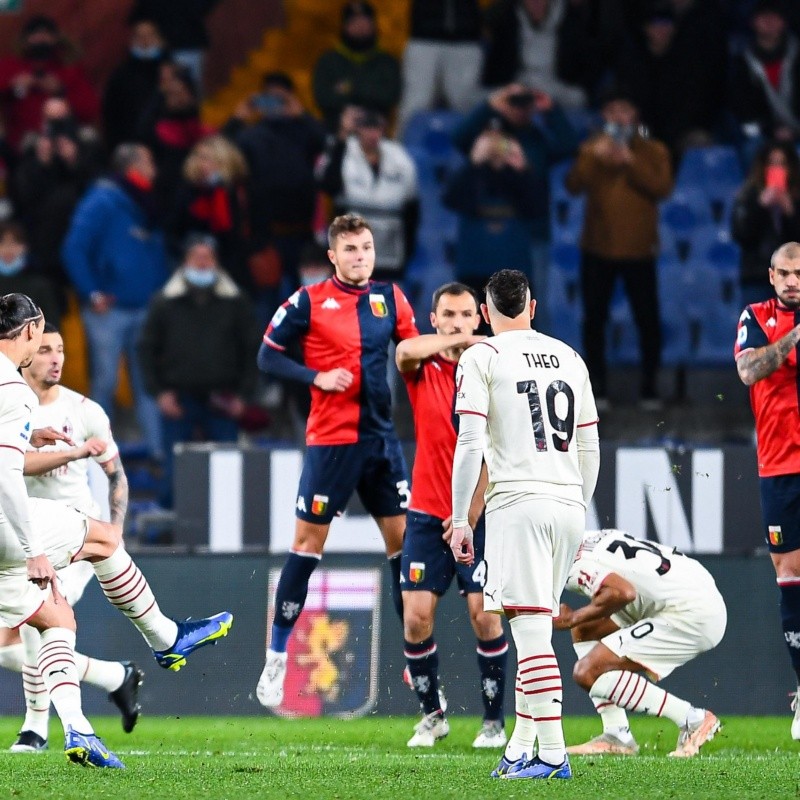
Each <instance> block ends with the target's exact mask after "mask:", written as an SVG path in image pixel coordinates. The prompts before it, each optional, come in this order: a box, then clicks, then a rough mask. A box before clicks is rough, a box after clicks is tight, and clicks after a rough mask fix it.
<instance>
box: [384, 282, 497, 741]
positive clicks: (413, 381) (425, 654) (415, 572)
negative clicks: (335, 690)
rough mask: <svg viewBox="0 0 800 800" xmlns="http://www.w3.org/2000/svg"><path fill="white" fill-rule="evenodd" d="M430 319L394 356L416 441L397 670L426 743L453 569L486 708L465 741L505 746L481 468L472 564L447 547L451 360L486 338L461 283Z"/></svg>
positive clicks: (438, 299) (440, 715)
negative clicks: (487, 591)
mask: <svg viewBox="0 0 800 800" xmlns="http://www.w3.org/2000/svg"><path fill="white" fill-rule="evenodd" d="M430 320H431V326H432V327H433V329H434V330H435V333H431V334H426V335H423V336H417V337H415V338H412V339H405V340H404V341H402V342H400V344H399V345H398V346H397V352H396V354H395V361H396V363H397V367H398V369H399V370H400V374H401V375H402V376H403V379H404V380H405V383H406V388H407V389H408V394H409V398H410V400H411V407H412V410H413V414H414V428H415V431H416V441H417V451H416V456H415V458H414V471H413V474H412V481H411V485H412V490H411V500H410V502H409V512H408V525H407V528H406V535H405V538H404V539H403V555H402V566H401V572H400V585H401V588H402V589H403V633H404V638H405V641H404V651H405V656H406V663H407V667H406V671H405V674H407V675H408V678H407V682H408V683H409V684H410V685H411V687H412V688H413V689H414V691H415V692H416V693H417V697H418V698H419V701H420V706H421V707H422V711H423V714H424V716H423V718H422V720H421V722H419V723H418V724H417V725H416V727H415V729H414V735H413V736H412V737H411V739H410V740H409V742H408V746H409V747H432V746H433V745H434V744H435V743H436V741H437V740H438V739H442V738H444V737H445V736H446V735H447V734H448V732H449V723H448V721H447V719H446V717H445V711H446V705H445V703H444V702H443V700H442V698H441V696H440V689H439V675H438V667H439V656H438V652H437V646H436V641H435V639H434V637H433V628H434V617H435V613H436V608H437V605H438V602H439V598H440V597H441V596H442V595H443V594H444V593H445V592H446V591H447V590H448V588H449V586H450V584H451V583H452V581H453V578H454V577H455V578H456V580H457V581H458V588H459V591H460V592H461V594H462V595H464V596H465V597H466V600H467V607H468V609H469V616H470V622H471V624H472V628H473V630H474V632H475V636H476V638H477V654H478V668H479V670H480V686H481V699H482V701H483V708H484V714H483V722H482V725H481V729H480V731H479V732H478V735H477V736H476V737H475V740H474V741H473V743H472V745H473V747H479V748H480V747H503V745H505V743H506V735H505V727H504V719H503V695H504V693H505V674H506V661H507V660H508V643H507V641H506V637H505V634H504V633H503V626H502V623H501V621H500V618H499V617H498V616H497V615H495V614H487V613H486V612H485V611H484V610H483V597H482V592H483V577H484V575H485V572H486V566H485V564H484V563H483V507H484V501H483V491H484V489H485V488H486V474H485V470H484V473H483V475H482V478H481V481H480V482H479V486H478V487H477V489H476V491H475V493H474V495H473V498H472V504H471V506H470V511H469V520H470V523H471V524H472V525H473V526H476V525H477V531H478V547H477V551H478V552H477V559H478V563H477V564H474V565H472V566H470V567H466V566H463V565H458V564H456V563H455V560H454V558H453V554H452V551H451V550H450V546H449V545H450V536H451V535H452V518H451V516H450V512H451V474H452V469H453V453H454V451H455V446H456V435H457V431H456V423H457V418H454V416H453V403H454V400H455V388H456V387H455V371H456V365H457V363H458V359H459V358H460V356H461V354H462V352H463V351H464V350H465V349H466V348H467V347H470V346H471V345H473V344H476V343H477V342H480V341H483V339H484V338H485V337H483V336H475V335H474V331H475V329H476V328H477V327H478V325H479V323H480V316H479V314H478V303H477V300H476V298H475V295H474V294H473V292H472V290H471V289H470V288H469V287H468V286H465V285H464V284H461V283H447V284H445V285H444V286H440V287H439V288H438V289H437V290H436V291H435V292H434V294H433V303H432V310H431V317H430Z"/></svg>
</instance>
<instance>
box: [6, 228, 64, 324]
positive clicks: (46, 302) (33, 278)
mask: <svg viewBox="0 0 800 800" xmlns="http://www.w3.org/2000/svg"><path fill="white" fill-rule="evenodd" d="M12 292H20V293H21V294H26V295H28V297H30V298H32V299H33V301H34V302H35V303H36V305H38V306H39V308H41V309H42V311H43V312H44V315H45V319H46V320H47V321H48V322H52V323H53V324H55V325H58V321H59V318H60V316H61V314H60V311H59V305H58V302H57V301H56V292H55V289H54V288H53V284H52V283H50V281H49V280H48V279H47V278H45V277H44V276H43V275H39V274H37V273H36V272H35V271H34V270H33V269H31V263H30V258H29V252H28V237H27V236H26V234H25V229H24V228H23V227H22V225H20V224H19V223H18V222H0V296H2V295H5V294H11V293H12Z"/></svg>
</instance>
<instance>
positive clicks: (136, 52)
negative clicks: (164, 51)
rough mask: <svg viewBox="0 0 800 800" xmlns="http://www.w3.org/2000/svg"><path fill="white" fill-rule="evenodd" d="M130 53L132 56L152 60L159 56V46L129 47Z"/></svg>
mask: <svg viewBox="0 0 800 800" xmlns="http://www.w3.org/2000/svg"><path fill="white" fill-rule="evenodd" d="M131 55H132V56H133V57H134V58H140V59H141V60H142V61H154V60H155V59H156V58H159V57H160V56H161V48H160V47H159V46H158V45H155V44H154V45H151V46H150V47H136V46H135V45H134V46H133V47H131Z"/></svg>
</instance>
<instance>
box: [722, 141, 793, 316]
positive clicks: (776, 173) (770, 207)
mask: <svg viewBox="0 0 800 800" xmlns="http://www.w3.org/2000/svg"><path fill="white" fill-rule="evenodd" d="M731 233H732V234H733V238H734V239H735V240H736V242H737V243H738V244H739V246H740V247H741V249H742V255H741V262H740V278H739V280H740V285H741V287H742V305H743V306H744V305H750V304H751V303H757V302H759V301H761V300H767V299H768V298H770V297H771V296H772V295H773V294H774V291H775V290H774V288H773V287H772V286H770V283H769V277H768V275H767V270H766V269H765V267H766V266H767V265H768V264H769V261H770V257H771V255H772V253H773V252H774V251H775V250H776V249H777V248H778V247H779V246H780V245H781V244H783V243H784V242H796V241H799V240H800V160H799V159H798V156H797V152H796V151H795V149H794V145H792V144H790V143H789V142H770V143H768V144H766V145H764V146H763V147H762V148H761V149H760V150H759V151H758V153H757V154H756V157H755V158H754V159H753V164H752V166H751V168H750V174H749V175H748V176H747V179H746V180H745V182H744V184H743V185H742V187H741V189H740V190H739V193H738V194H737V196H736V201H735V203H734V207H733V215H732V220H731Z"/></svg>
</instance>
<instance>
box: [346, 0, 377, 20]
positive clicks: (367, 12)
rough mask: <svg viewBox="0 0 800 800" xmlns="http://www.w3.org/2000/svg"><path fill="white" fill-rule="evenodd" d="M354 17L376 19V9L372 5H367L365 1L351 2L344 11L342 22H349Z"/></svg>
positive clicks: (356, 0) (355, 0)
mask: <svg viewBox="0 0 800 800" xmlns="http://www.w3.org/2000/svg"><path fill="white" fill-rule="evenodd" d="M353 17H369V18H370V19H375V9H374V8H373V6H372V4H371V3H366V2H364V1H363V0H351V2H349V3H347V5H346V6H345V7H344V8H343V9H342V22H343V23H346V22H349V21H350V20H351V19H353Z"/></svg>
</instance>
